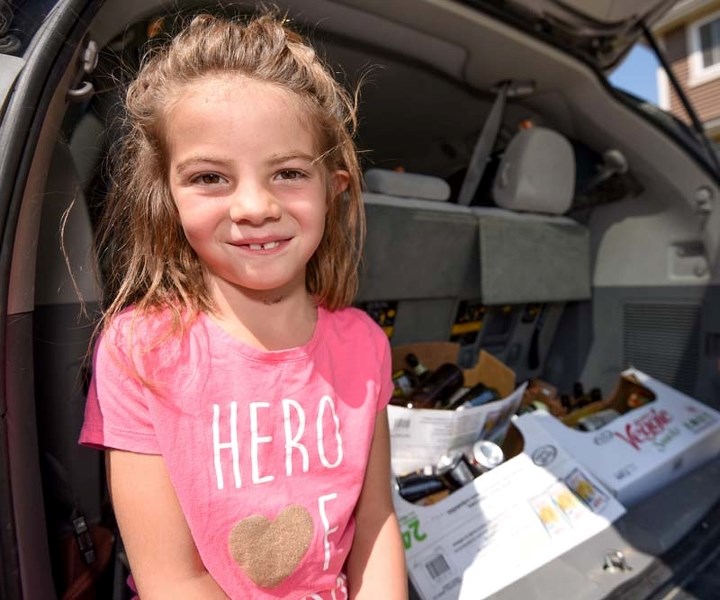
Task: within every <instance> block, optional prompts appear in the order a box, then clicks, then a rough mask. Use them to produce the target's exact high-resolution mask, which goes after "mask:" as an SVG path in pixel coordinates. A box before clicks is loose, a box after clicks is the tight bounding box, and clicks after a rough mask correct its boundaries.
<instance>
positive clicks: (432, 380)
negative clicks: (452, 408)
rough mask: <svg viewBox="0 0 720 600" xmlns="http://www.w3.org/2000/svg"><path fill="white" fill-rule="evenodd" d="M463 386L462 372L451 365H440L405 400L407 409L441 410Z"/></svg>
mask: <svg viewBox="0 0 720 600" xmlns="http://www.w3.org/2000/svg"><path fill="white" fill-rule="evenodd" d="M462 385H463V372H462V369H460V367H458V366H457V365H454V364H452V363H445V364H442V365H440V366H439V367H438V368H437V369H436V370H435V371H433V372H432V373H431V374H430V376H429V377H428V378H427V379H426V380H425V383H422V384H420V385H419V386H417V387H416V388H415V389H414V390H413V391H412V393H411V394H410V396H409V397H408V398H407V407H408V408H443V406H444V403H445V402H447V401H448V400H449V399H450V397H451V396H452V395H453V394H454V393H455V392H457V391H458V390H459V389H460V388H461V387H462Z"/></svg>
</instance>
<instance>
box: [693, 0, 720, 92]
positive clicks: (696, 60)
mask: <svg viewBox="0 0 720 600" xmlns="http://www.w3.org/2000/svg"><path fill="white" fill-rule="evenodd" d="M713 21H720V10H716V11H714V12H712V13H709V14H707V15H705V16H704V17H702V18H701V19H698V20H697V21H694V22H692V23H689V24H688V26H687V38H688V48H689V50H690V52H689V54H688V67H689V69H688V85H689V86H690V87H694V86H698V85H702V84H703V83H707V82H709V81H712V80H714V79H720V61H718V62H717V63H715V64H714V65H710V66H709V67H706V66H705V65H704V64H703V56H702V46H701V43H700V29H701V28H702V27H703V26H705V25H707V24H708V23H712V22H713Z"/></svg>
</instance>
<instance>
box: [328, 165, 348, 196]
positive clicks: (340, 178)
mask: <svg viewBox="0 0 720 600" xmlns="http://www.w3.org/2000/svg"><path fill="white" fill-rule="evenodd" d="M331 177H332V182H331V183H332V195H333V198H336V197H337V196H339V195H340V194H342V193H343V192H344V191H345V190H347V189H348V185H350V173H348V172H347V171H345V170H343V169H338V170H337V171H333V172H332V175H331Z"/></svg>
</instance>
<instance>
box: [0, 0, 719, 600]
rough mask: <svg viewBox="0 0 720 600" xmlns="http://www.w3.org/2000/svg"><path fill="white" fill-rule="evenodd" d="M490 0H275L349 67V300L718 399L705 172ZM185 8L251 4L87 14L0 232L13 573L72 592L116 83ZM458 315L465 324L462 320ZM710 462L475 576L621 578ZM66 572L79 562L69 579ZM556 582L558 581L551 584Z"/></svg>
mask: <svg viewBox="0 0 720 600" xmlns="http://www.w3.org/2000/svg"><path fill="white" fill-rule="evenodd" d="M61 4H62V3H61ZM487 4H488V3H485V2H480V1H478V2H470V1H468V2H458V1H451V0H437V1H432V2H430V1H427V2H417V0H394V1H393V2H384V1H380V0H281V1H280V2H278V5H279V7H280V9H281V10H283V11H287V18H288V19H289V20H290V21H291V22H292V23H293V25H295V26H296V27H297V28H298V29H300V30H301V31H302V32H303V33H305V34H306V35H308V37H309V38H310V39H311V41H312V42H313V43H314V44H315V45H316V47H317V48H318V52H319V53H320V54H321V55H322V56H324V57H325V59H326V60H327V62H328V63H329V64H330V65H331V66H332V68H333V70H334V71H335V72H336V73H338V76H339V77H340V78H341V79H342V80H344V81H345V82H346V83H347V85H349V86H351V87H353V86H358V85H359V86H360V87H359V89H360V101H359V114H360V126H359V131H358V147H359V149H360V151H361V161H362V165H363V167H364V170H365V194H364V200H365V207H366V216H367V240H366V249H365V255H364V260H363V265H362V273H361V285H360V290H359V294H358V297H357V306H359V307H360V308H362V309H363V310H366V311H367V312H368V313H369V314H370V315H371V316H372V317H373V318H375V319H376V320H377V321H378V322H379V323H380V324H381V325H382V326H383V327H384V328H385V330H386V331H387V332H388V334H389V335H390V339H391V343H392V344H393V345H399V344H407V343H413V342H424V341H449V340H451V341H455V342H457V343H459V344H460V362H461V364H462V365H463V366H466V367H467V366H470V365H473V364H474V363H475V361H476V360H477V358H478V354H479V352H480V351H481V350H485V351H487V352H490V353H491V354H493V355H494V356H496V357H497V358H499V359H500V360H501V361H503V362H504V363H505V364H506V365H508V366H509V367H511V368H512V369H513V370H514V371H515V373H516V377H517V381H518V382H522V381H525V380H528V379H530V378H533V377H541V378H542V379H543V380H546V381H549V382H551V383H552V384H553V385H555V386H557V387H558V388H559V389H560V390H570V389H571V388H572V385H573V383H574V382H576V381H581V382H583V383H584V384H585V385H586V387H588V388H589V387H599V388H601V390H602V391H603V393H606V394H607V393H609V392H610V391H611V389H612V387H613V384H614V382H615V381H616V379H617V377H618V374H619V373H620V372H621V371H622V370H623V369H625V368H627V367H628V366H635V367H637V368H638V369H641V370H642V371H644V372H646V373H648V374H650V375H651V376H653V377H655V378H657V379H659V380H660V381H663V382H665V383H667V384H668V385H671V386H672V387H674V388H676V389H678V390H680V391H682V392H684V393H686V394H688V395H690V396H692V397H694V398H696V399H699V400H701V401H702V402H704V403H706V404H708V405H709V406H712V407H714V408H716V409H717V408H720V373H719V367H720V364H719V363H718V360H719V359H720V342H719V341H718V340H720V302H718V297H719V294H718V287H717V286H718V282H719V278H720V270H718V251H719V248H720V215H719V214H718V211H714V210H712V204H713V202H716V201H717V200H716V199H717V198H718V194H719V193H720V190H719V189H718V181H719V180H718V176H717V174H714V173H713V171H712V168H711V166H710V163H709V162H708V161H707V160H706V159H705V158H704V157H703V156H702V153H701V151H700V150H698V148H699V144H697V143H696V141H694V142H692V143H691V142H688V141H687V140H685V139H683V138H682V137H681V136H678V135H677V134H676V133H675V132H673V131H671V130H668V129H667V128H663V127H661V126H659V125H658V123H657V121H656V120H655V119H653V118H652V117H651V116H649V115H648V113H647V111H644V110H643V108H642V106H640V103H639V102H637V101H633V100H631V99H629V98H628V97H627V96H626V95H625V94H623V93H621V92H619V91H617V90H615V89H613V88H612V86H611V85H610V84H609V83H608V81H607V79H606V76H605V74H603V73H602V72H601V71H600V70H599V69H598V68H597V67H596V66H595V65H594V64H593V62H592V61H591V60H590V59H589V58H588V57H587V56H585V55H583V54H582V53H572V52H570V51H569V50H568V49H567V48H566V47H563V46H561V45H560V44H558V43H555V41H553V37H552V36H550V35H547V31H543V30H542V28H539V27H538V28H536V30H532V29H528V28H525V27H524V25H522V24H521V23H519V22H518V21H517V20H513V19H505V18H504V17H503V15H500V14H499V13H498V11H496V10H492V9H490V8H488V6H487ZM61 8H62V7H61V5H58V7H56V11H55V12H54V13H51V15H50V16H49V17H48V19H46V22H45V24H44V27H46V28H50V27H52V25H53V23H54V19H62V18H64V16H63V14H62V10H61ZM203 10H215V11H216V12H217V11H218V10H223V11H226V12H228V13H232V14H236V13H241V14H250V13H252V10H253V4H252V3H242V2H232V1H226V2H224V3H223V6H222V8H221V9H218V8H217V6H215V5H214V4H212V5H211V4H210V3H207V4H205V5H203V3H202V2H187V3H183V2H178V1H175V2H163V1H160V0H124V1H123V2H119V1H114V0H107V1H106V2H104V3H102V4H101V5H98V6H97V7H95V8H94V9H93V10H92V11H89V12H88V13H87V14H85V15H83V19H82V20H81V22H82V31H79V32H78V33H77V34H76V35H75V38H74V39H75V41H74V42H70V41H68V42H67V44H68V45H70V50H71V51H72V55H73V58H72V60H70V61H69V63H68V66H67V68H66V69H65V70H64V71H63V72H61V73H59V74H58V75H57V81H56V83H55V85H54V88H53V93H52V96H51V97H49V98H48V100H47V105H46V107H45V113H44V117H43V119H42V122H41V128H40V131H39V134H38V135H39V138H38V139H39V141H38V144H37V145H36V147H35V148H34V149H33V151H32V152H31V154H30V156H29V157H28V160H30V161H31V162H30V164H29V166H28V173H29V175H28V177H27V183H26V186H25V188H24V191H23V194H22V201H21V204H20V205H19V207H18V209H17V211H16V212H17V214H16V216H15V217H14V218H15V219H16V225H15V231H16V234H15V237H14V240H13V243H12V246H11V247H10V248H7V249H4V250H3V251H4V252H5V251H7V252H11V257H12V258H11V262H10V265H11V266H10V274H9V278H10V279H9V281H10V284H9V296H8V309H7V310H8V322H7V333H6V335H7V339H6V348H7V350H6V379H7V381H6V387H7V389H8V390H10V392H8V407H7V410H8V414H9V415H10V416H11V417H12V418H11V419H10V422H9V430H8V440H7V442H6V443H7V446H8V448H9V455H8V456H9V458H8V460H9V468H10V473H11V479H12V489H11V493H12V497H13V500H14V502H13V507H12V510H13V514H12V517H13V522H14V523H15V528H16V532H15V534H16V539H17V549H16V553H17V566H18V567H17V568H18V569H19V577H20V580H21V581H22V597H25V598H50V597H82V596H67V594H68V593H69V590H70V589H71V587H72V586H82V585H91V586H92V585H94V586H96V587H97V589H98V590H100V591H99V592H98V593H99V596H98V597H102V598H114V599H115V598H118V599H119V598H125V597H129V596H128V589H127V587H126V586H125V584H124V580H125V577H126V576H127V570H126V564H125V561H124V556H123V553H122V545H121V541H120V540H119V538H118V536H117V532H116V531H115V530H114V529H113V521H112V515H111V510H110V508H109V502H108V498H107V492H106V490H105V483H104V471H103V464H102V456H101V455H100V453H98V452H96V451H93V450H89V449H86V448H81V447H79V446H78V445H77V443H76V440H77V437H78V433H79V428H80V424H81V422H82V415H83V409H84V403H85V395H86V391H87V383H88V378H89V371H90V367H89V361H88V348H89V346H90V344H91V341H92V339H93V333H94V326H95V324H96V322H97V317H98V314H99V311H100V309H101V307H102V305H103V301H104V298H103V292H102V283H101V281H102V278H101V277H98V273H101V272H102V265H99V264H98V263H97V260H96V257H95V254H94V249H93V235H94V229H95V226H96V224H97V222H98V219H99V217H100V215H101V214H102V209H103V198H104V194H105V193H106V192H107V189H108V187H109V185H110V181H109V177H108V171H107V158H108V156H111V155H112V152H113V146H114V144H115V142H116V141H117V139H118V136H119V135H120V133H121V131H122V122H121V107H120V103H121V100H122V92H123V87H124V85H125V84H126V83H127V82H128V81H129V80H130V79H131V78H132V76H133V73H134V72H135V70H136V69H137V67H138V65H139V63H140V60H141V57H142V53H143V49H144V48H145V47H146V45H147V44H148V43H151V44H152V43H156V42H159V41H162V39H163V38H164V37H166V36H167V35H168V34H169V33H171V32H172V31H173V30H174V28H176V27H177V26H178V24H179V23H180V22H182V19H183V18H184V17H187V15H188V14H191V13H193V12H196V11H203ZM31 51H32V48H31V49H30V50H28V52H31ZM481 142H482V143H481ZM471 315H473V316H471ZM468 320H481V326H480V327H477V328H474V329H473V328H471V329H470V330H468V329H467V328H463V327H462V324H463V323H466V322H467V321H468ZM719 469H720V464H718V461H717V459H715V460H714V461H712V462H711V463H709V464H708V465H707V466H706V468H705V470H704V471H702V472H698V473H696V474H695V475H694V478H693V479H692V481H690V482H689V483H688V482H685V483H682V484H678V485H677V486H673V489H668V490H666V491H665V492H664V493H662V494H659V495H658V496H657V498H653V499H650V500H649V501H648V502H647V503H643V505H642V506H640V505H638V506H636V507H630V511H629V512H628V514H627V515H626V517H624V518H623V520H621V522H619V523H618V524H617V526H616V527H613V528H612V529H610V530H608V531H607V532H606V533H604V534H603V537H601V538H600V539H598V540H590V542H588V543H587V544H584V545H583V546H582V547H581V548H580V549H578V550H577V551H576V552H573V553H569V555H568V556H563V557H562V558H561V559H557V560H555V561H552V563H550V564H548V565H546V566H544V567H543V568H541V569H539V570H538V571H537V572H535V573H533V574H532V575H531V576H528V577H526V578H524V579H523V580H521V581H518V582H516V583H515V584H513V585H512V586H509V587H508V588H506V589H505V590H503V591H502V592H501V593H499V594H498V596H497V597H499V598H550V597H587V598H604V597H613V596H612V594H613V593H615V594H619V593H620V592H619V591H618V590H621V591H622V590H624V593H631V592H630V591H628V590H635V591H636V592H637V588H631V587H628V586H632V585H635V584H637V576H639V575H640V574H642V573H649V572H650V570H651V569H657V568H658V564H661V563H662V562H663V560H660V559H659V557H665V556H666V555H667V553H669V552H672V551H673V549H675V550H674V552H675V553H676V554H677V553H678V552H679V551H678V550H677V548H679V547H680V546H678V544H681V543H682V542H683V540H686V539H687V538H688V536H689V534H690V533H691V532H693V531H695V528H697V527H699V524H701V523H702V522H706V523H708V522H710V521H708V517H707V515H708V514H710V511H711V510H713V507H715V511H716V512H717V507H716V504H717V502H718V500H719V499H720V498H719V497H720V490H719V489H718V487H720V486H717V483H716V482H717V477H718V475H719V473H718V470H719ZM683 490H685V492H686V493H685V494H683V493H682V491H683ZM688 490H691V495H692V498H693V502H687V492H688ZM661 517H662V518H661ZM703 520H704V521H703ZM712 527H715V526H714V525H712ZM70 546H72V547H73V548H74V550H71V549H70ZM619 546H621V547H623V548H625V550H626V553H627V554H628V555H630V556H632V560H633V569H634V570H633V572H632V573H625V574H623V575H622V576H618V577H614V578H611V577H605V578H603V577H602V576H601V575H602V558H603V556H604V555H605V553H606V550H607V548H613V547H619ZM696 546H697V547H696V551H698V552H700V551H701V548H702V546H701V545H697V544H696ZM78 548H79V551H78ZM688 552H689V551H685V554H684V556H685V557H688V556H690V554H688ZM668 561H669V559H665V562H666V563H667V562H668ZM598 569H599V570H600V571H601V573H600V575H597V571H598ZM81 573H82V577H85V578H89V580H90V581H91V583H88V582H87V581H86V582H85V583H84V584H82V583H77V582H78V581H79V578H80V574H81ZM92 581H94V582H95V583H92ZM663 581H664V580H663ZM634 582H635V583H634ZM656 583H657V581H656ZM658 585H659V584H658ZM623 586H624V587H623ZM78 589H81V588H78ZM563 590H565V593H566V594H567V593H570V592H568V590H571V591H572V594H571V595H564V596H563V595H555V596H552V595H551V594H553V593H555V594H557V593H558V592H562V591H563ZM643 590H644V591H647V590H645V588H643ZM617 597H622V596H617ZM627 597H636V598H637V597H645V596H644V595H642V594H641V595H635V596H627Z"/></svg>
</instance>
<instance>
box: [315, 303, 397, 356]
mask: <svg viewBox="0 0 720 600" xmlns="http://www.w3.org/2000/svg"><path fill="white" fill-rule="evenodd" d="M327 314H328V317H327V318H328V321H330V323H331V326H332V328H333V329H334V330H335V331H337V332H340V333H342V335H343V337H345V336H348V335H349V336H351V337H353V338H354V339H355V340H359V339H367V340H368V341H369V342H370V343H371V344H372V345H374V346H382V347H384V346H387V345H388V344H389V342H388V338H387V335H386V334H385V332H384V331H383V329H382V328H381V327H380V325H378V324H377V323H376V322H375V321H373V320H372V318H371V317H370V316H369V315H368V314H367V313H366V312H364V311H362V310H360V309H359V308H355V307H348V308H341V309H339V310H335V311H332V312H330V311H327Z"/></svg>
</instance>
